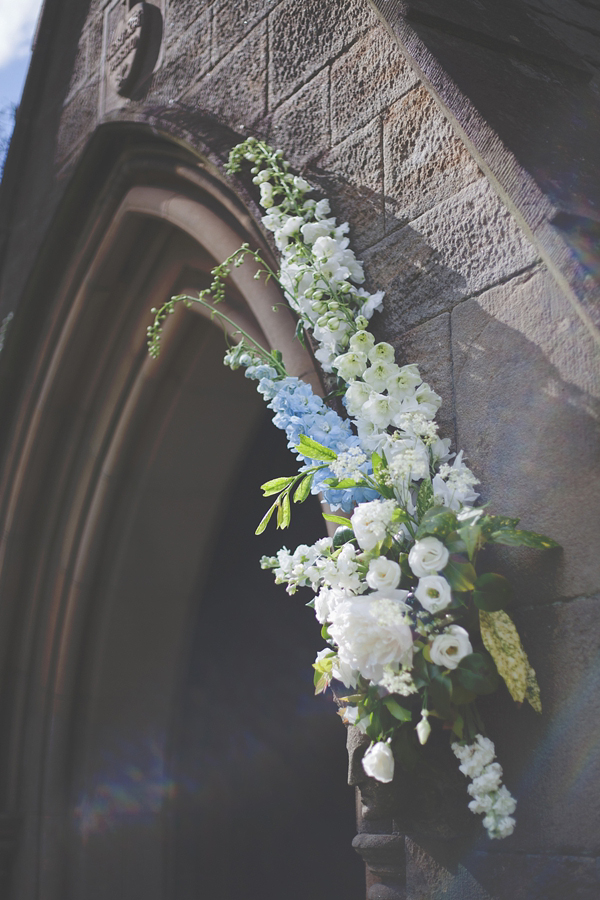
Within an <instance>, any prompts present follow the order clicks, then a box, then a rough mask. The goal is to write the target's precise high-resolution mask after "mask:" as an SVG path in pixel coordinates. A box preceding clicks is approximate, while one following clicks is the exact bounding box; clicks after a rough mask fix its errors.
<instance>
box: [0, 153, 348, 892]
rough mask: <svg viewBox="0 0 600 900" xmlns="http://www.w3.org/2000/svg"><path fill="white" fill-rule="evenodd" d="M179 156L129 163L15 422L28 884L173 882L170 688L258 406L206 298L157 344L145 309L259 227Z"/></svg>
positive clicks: (19, 877)
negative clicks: (230, 358)
mask: <svg viewBox="0 0 600 900" xmlns="http://www.w3.org/2000/svg"><path fill="white" fill-rule="evenodd" d="M174 155H175V157H176V158H175V159H172V158H169V154H168V153H163V154H162V155H160V154H157V155H156V156H155V157H154V159H153V168H152V171H151V174H149V170H148V166H147V165H146V166H145V168H144V166H142V167H141V168H142V170H143V171H141V172H140V167H138V169H137V170H136V167H135V164H134V165H133V166H132V165H131V159H130V160H129V165H130V169H129V173H128V176H127V177H128V178H129V184H126V185H125V186H124V187H123V186H122V189H121V190H120V192H119V191H117V190H116V188H115V187H114V182H113V186H112V188H111V189H110V190H108V191H107V192H105V195H104V206H103V207H102V205H101V206H100V208H98V207H96V208H95V209H94V210H93V214H92V215H91V216H90V221H89V222H88V224H87V225H86V228H85V229H83V232H82V235H81V238H80V240H79V241H78V242H77V244H76V246H75V247H74V249H73V252H72V253H71V255H70V258H69V261H68V265H67V266H66V267H65V268H64V270H63V272H62V277H61V280H60V284H59V285H58V286H57V289H56V291H55V292H54V293H53V294H52V296H51V299H50V302H49V304H48V307H47V309H46V311H45V324H44V328H43V333H42V336H41V339H40V340H39V342H38V343H37V345H36V346H35V347H34V348H32V350H31V354H30V358H29V361H28V364H27V378H26V379H25V381H24V388H23V394H22V396H21V402H20V405H19V416H18V418H16V419H15V421H14V423H13V427H12V430H11V433H10V442H9V451H8V459H9V465H7V467H6V471H7V472H8V473H9V476H8V477H7V480H6V482H5V484H4V485H3V497H2V521H3V525H2V530H3V535H4V542H3V555H2V570H1V573H0V578H1V579H2V581H1V584H2V588H3V590H4V592H5V595H7V594H8V595H9V596H11V597H13V598H14V599H13V604H12V608H11V609H10V614H11V616H12V618H11V621H10V623H9V625H10V634H11V645H10V646H9V647H7V648H6V652H7V654H8V660H9V661H8V670H9V671H10V672H11V673H12V676H11V679H10V681H9V682H8V683H7V686H6V687H5V698H4V703H5V710H6V713H5V715H6V722H7V725H9V728H8V727H7V728H6V730H5V733H10V736H11V737H10V744H9V745H8V746H7V747H6V751H5V752H6V757H7V766H6V770H7V779H6V782H5V784H4V786H3V793H4V797H5V800H4V802H5V808H6V809H7V811H9V812H10V813H12V814H13V815H16V816H18V817H19V818H20V835H19V847H18V853H17V857H16V864H15V867H14V878H13V896H14V897H15V898H19V900H33V898H34V897H35V898H37V897H42V896H43V897H44V898H45V900H46V898H47V900H54V898H56V900H59V898H60V900H63V898H70V897H73V898H75V897H76V898H78V900H87V898H94V900H96V898H98V900H104V898H108V897H115V896H125V895H126V896H128V897H130V898H134V897H138V896H139V897H140V898H141V897H144V898H145V900H150V898H156V900H159V898H160V900H163V898H167V897H171V896H174V895H173V894H172V887H171V885H172V881H173V879H172V878H171V877H170V876H169V874H168V866H169V849H168V841H167V839H166V835H167V833H168V830H169V824H170V823H169V816H170V815H171V814H172V807H171V805H170V803H169V801H170V799H171V795H172V777H171V775H170V772H169V769H168V760H169V754H170V753H171V750H172V746H171V743H172V733H173V729H172V726H173V722H174V721H175V720H176V718H177V715H178V713H177V709H176V708H175V707H176V706H177V703H178V700H177V697H178V691H180V690H181V685H182V684H183V683H184V682H185V679H186V671H187V659H188V657H189V653H190V649H191V645H192V643H193V642H192V641H191V634H192V630H193V620H194V612H195V604H196V603H197V600H196V597H197V591H198V585H199V584H202V582H203V578H205V577H206V576H207V574H208V573H209V571H210V562H211V554H212V549H213V543H214V539H215V536H216V535H217V534H218V531H219V529H220V528H222V527H223V522H224V521H225V518H226V515H227V509H228V503H229V502H230V501H231V490H232V488H233V486H234V484H235V479H236V476H237V475H238V474H239V472H240V470H241V469H240V467H241V465H242V462H243V458H244V454H245V453H246V452H247V448H248V447H249V446H250V444H251V442H252V439H253V437H255V436H256V433H257V429H258V428H260V427H261V412H262V410H261V408H260V402H259V400H258V398H257V397H256V394H255V393H254V391H253V389H252V387H251V386H250V385H249V384H248V382H245V381H244V379H243V378H238V377H236V375H234V374H233V373H230V372H228V371H227V370H225V369H224V368H223V366H222V365H221V363H220V358H221V354H222V342H221V337H220V335H219V334H218V331H217V329H216V328H215V326H214V325H212V324H211V323H209V322H208V321H207V320H206V319H205V318H202V317H201V316H197V315H196V314H195V313H193V312H190V311H188V310H184V309H181V310H180V311H178V313H177V314H176V315H174V316H172V317H171V318H170V319H169V322H168V325H167V327H166V328H165V334H164V348H163V353H162V355H161V357H160V358H159V359H158V360H157V361H152V360H150V359H149V358H148V357H147V354H146V350H145V330H146V326H147V324H148V322H149V314H148V311H149V308H150V307H151V306H153V305H158V304H159V303H160V302H162V301H163V300H164V299H165V298H166V297H168V296H170V295H171V294H172V293H174V292H177V291H179V290H181V289H182V288H190V287H191V288H197V287H201V286H202V285H203V284H205V283H206V280H207V278H208V277H209V274H208V273H209V270H210V268H211V266H212V265H214V261H215V260H220V259H223V258H224V257H226V256H227V255H228V254H229V253H230V252H231V251H232V250H234V249H236V247H237V246H239V244H240V243H241V242H242V241H243V240H249V241H250V242H251V243H253V244H254V245H256V244H257V243H258V242H259V240H260V239H259V237H258V234H257V231H256V229H255V228H253V227H252V222H251V219H250V217H249V216H248V214H247V212H246V211H245V210H244V208H243V207H242V204H241V203H240V202H239V201H238V200H237V198H235V196H234V195H232V194H231V193H230V192H229V191H228V190H227V188H226V187H225V186H224V185H223V183H222V182H220V180H219V178H218V177H217V176H216V175H215V173H214V171H210V168H209V167H208V166H207V165H202V164H201V163H200V164H199V163H197V162H195V163H193V162H192V161H191V160H189V159H188V160H187V162H186V163H185V164H184V163H183V162H182V160H181V153H180V151H176V152H174ZM132 173H133V174H132ZM117 183H118V179H117ZM267 252H268V251H267ZM254 271H255V270H254V269H253V267H252V265H251V264H249V263H247V264H245V265H244V266H243V267H242V268H240V269H237V270H234V273H233V275H232V278H231V284H230V289H229V292H228V296H227V301H226V302H227V304H228V307H229V311H230V312H231V314H232V315H233V316H234V318H236V320H237V321H240V322H243V324H244V326H245V327H246V328H247V329H248V330H250V331H251V332H252V333H253V334H254V335H256V336H257V337H258V338H259V339H260V340H261V341H262V342H263V343H264V344H265V346H271V345H273V344H275V343H276V344H277V346H278V347H280V348H281V349H282V350H283V352H284V357H285V358H286V362H287V365H288V369H289V370H290V371H291V372H292V373H294V374H298V375H303V376H304V377H309V378H310V379H311V380H313V382H314V383H318V381H317V376H316V373H315V371H314V368H313V366H312V362H311V359H310V357H309V355H308V353H307V352H306V351H305V350H303V348H302V347H301V346H300V345H299V344H298V343H297V342H294V340H293V336H294V330H295V324H294V321H293V319H292V317H291V316H288V314H287V313H286V311H285V310H284V309H279V310H278V311H276V312H275V311H274V310H273V306H274V305H275V304H276V303H277V302H278V301H280V299H281V298H280V296H279V294H278V293H277V291H276V289H275V288H274V287H272V286H270V287H268V288H267V289H265V287H264V286H263V285H259V283H258V282H257V281H255V280H254V277H253V275H254ZM38 275H39V273H38ZM199 510H201V515H199V514H198V512H199ZM282 615H283V616H284V618H285V616H286V613H282ZM306 666H307V669H309V666H310V659H307V661H306ZM334 724H335V723H334ZM328 728H329V726H327V728H326V731H327V729H328ZM136 741H137V744H138V745H141V746H142V750H143V752H144V753H146V757H145V758H144V757H143V753H142V750H140V747H139V746H137V749H136V752H135V753H133V754H131V753H130V754H129V756H128V751H127V748H131V747H132V746H133V747H134V749H135V748H136ZM339 741H340V751H341V753H342V754H343V748H342V746H341V745H342V743H343V740H342V735H341V734H340V736H339ZM123 748H125V750H123ZM119 754H120V757H119ZM342 758H343V757H342ZM111 759H112V762H113V763H114V762H115V759H116V761H117V763H116V764H117V766H118V765H121V769H120V770H119V771H120V775H121V776H122V777H121V781H120V782H119V778H118V777H117V778H116V779H115V777H114V766H113V770H112V772H111V770H110V765H111ZM125 763H127V765H128V766H129V768H128V769H127V772H126V774H125V775H124V776H123V771H122V768H123V765H124V764H125ZM132 767H133V768H132ZM134 769H136V771H137V774H136V771H133V770H134ZM338 774H339V777H340V779H341V780H342V781H343V780H344V777H345V776H344V772H343V770H340V771H339V773H338ZM123 778H124V780H125V782H126V783H125V784H123ZM136 779H137V783H138V784H139V790H138V791H137V792H136V791H135V790H133V789H132V785H134V786H135V783H136ZM111 791H112V793H111ZM128 791H129V793H128ZM128 803H129V804H133V805H134V806H135V804H137V806H138V811H139V812H140V817H138V819H137V820H135V821H136V822H137V823H138V824H139V828H137V829H136V830H135V834H134V835H133V836H132V835H131V834H130V835H129V836H128V837H127V839H125V838H123V831H121V832H119V834H117V837H116V839H115V833H114V830H112V831H111V828H110V818H111V816H113V817H114V816H115V815H116V816H117V818H118V815H119V813H122V814H123V815H122V816H121V821H126V822H127V821H133V820H134V819H135V817H134V819H129V820H128V819H127V808H125V809H123V806H125V807H127V804H128ZM119 804H121V806H119ZM350 805H351V803H350ZM170 810H171V812H170ZM134 812H135V810H134ZM123 816H124V819H123ZM348 819H349V821H348V836H350V835H351V834H352V832H353V823H352V822H351V821H350V815H349V816H348ZM106 826H108V827H106ZM304 847H306V842H305V838H304V836H303V835H299V837H298V852H299V853H302V848H304ZM229 852H230V851H229V848H227V849H224V850H223V857H222V859H221V860H219V861H216V863H215V864H216V865H221V866H223V865H225V864H227V862H228V853H229ZM348 852H349V855H350V854H351V850H350V848H349V843H348ZM350 859H351V856H350ZM357 862H358V861H357ZM331 863H332V866H331V867H332V872H334V871H335V870H336V869H337V866H338V863H337V862H336V861H335V860H334V859H332V861H331ZM356 889H357V896H358V895H359V894H360V883H359V882H358V881H357V883H356ZM181 896H182V897H183V896H184V895H183V894H181ZM223 896H224V897H225V896H227V897H228V896H229V895H228V894H224V895H223Z"/></svg>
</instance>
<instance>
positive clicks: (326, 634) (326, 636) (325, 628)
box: [321, 623, 329, 641]
mask: <svg viewBox="0 0 600 900" xmlns="http://www.w3.org/2000/svg"><path fill="white" fill-rule="evenodd" d="M321 637H322V638H323V640H324V641H328V640H329V627H328V625H327V623H325V625H323V626H322V627H321Z"/></svg>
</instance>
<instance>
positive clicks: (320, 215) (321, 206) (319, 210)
mask: <svg viewBox="0 0 600 900" xmlns="http://www.w3.org/2000/svg"><path fill="white" fill-rule="evenodd" d="M330 212H331V206H330V205H329V200H327V198H325V199H324V200H319V201H318V202H317V203H316V205H315V219H317V220H318V221H319V220H321V219H325V218H326V217H327V216H328V215H329V213H330ZM334 222H335V219H334Z"/></svg>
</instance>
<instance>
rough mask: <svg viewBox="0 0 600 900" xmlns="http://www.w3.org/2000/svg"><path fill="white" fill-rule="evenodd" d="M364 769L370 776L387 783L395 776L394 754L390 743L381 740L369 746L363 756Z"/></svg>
mask: <svg viewBox="0 0 600 900" xmlns="http://www.w3.org/2000/svg"><path fill="white" fill-rule="evenodd" d="M363 769H364V770H365V772H366V773H367V775H368V776H369V777H370V778H375V779H376V780H377V781H383V782H384V784H387V783H388V782H389V781H391V780H392V778H393V777H394V754H393V753H392V750H391V748H390V746H389V744H384V743H382V742H381V741H380V742H379V743H377V744H373V746H372V747H369V749H368V750H367V752H366V753H365V755H364V757H363Z"/></svg>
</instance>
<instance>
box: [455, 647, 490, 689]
mask: <svg viewBox="0 0 600 900" xmlns="http://www.w3.org/2000/svg"><path fill="white" fill-rule="evenodd" d="M454 674H455V678H456V681H457V683H458V684H460V685H461V686H462V687H464V688H466V689H467V690H468V691H472V692H473V693H474V694H493V692H494V691H495V690H497V688H498V672H497V671H496V667H495V665H494V662H493V660H492V658H491V656H490V655H489V653H471V654H469V656H464V657H463V658H462V659H461V661H460V662H459V664H458V666H457V667H456V669H455V670H454Z"/></svg>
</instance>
